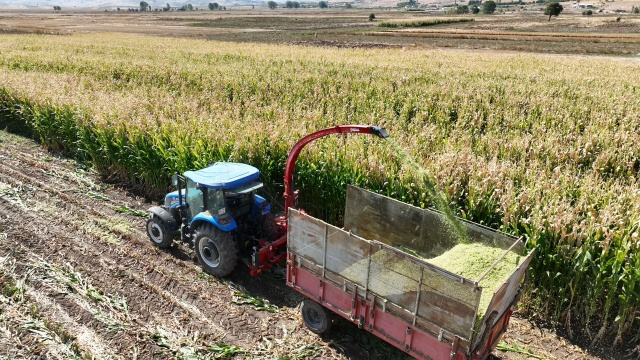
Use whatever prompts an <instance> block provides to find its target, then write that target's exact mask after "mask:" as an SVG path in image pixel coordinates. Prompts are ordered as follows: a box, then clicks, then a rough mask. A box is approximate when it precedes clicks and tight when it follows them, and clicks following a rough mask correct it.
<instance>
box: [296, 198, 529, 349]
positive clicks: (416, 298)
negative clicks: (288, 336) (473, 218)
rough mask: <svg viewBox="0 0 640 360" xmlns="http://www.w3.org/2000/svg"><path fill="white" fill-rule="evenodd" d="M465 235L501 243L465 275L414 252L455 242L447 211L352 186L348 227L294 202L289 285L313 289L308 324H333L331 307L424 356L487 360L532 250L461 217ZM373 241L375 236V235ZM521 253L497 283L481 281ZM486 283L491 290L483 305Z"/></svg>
mask: <svg viewBox="0 0 640 360" xmlns="http://www.w3.org/2000/svg"><path fill="white" fill-rule="evenodd" d="M465 225H466V227H467V232H468V235H469V239H470V241H472V242H482V243H485V244H489V245H490V246H492V247H500V248H502V249H504V255H503V256H502V257H500V258H499V259H497V260H496V261H495V262H494V263H493V264H491V266H489V267H488V268H487V271H486V272H485V274H484V275H483V276H481V277H480V278H478V279H466V278H464V277H462V276H459V275H457V274H454V273H451V272H449V271H447V270H445V269H443V268H440V267H437V266H435V265H432V264H430V263H429V262H427V261H425V260H423V259H422V258H420V257H416V256H414V255H412V254H410V253H414V252H418V253H420V254H429V253H430V252H435V253H441V252H443V251H446V250H447V249H449V248H451V247H453V245H454V243H455V242H456V241H457V240H456V239H455V236H453V235H451V233H450V232H449V231H447V226H446V220H445V219H444V216H443V215H442V214H440V213H438V212H435V211H432V210H425V209H420V208H416V207H413V206H410V205H407V204H404V203H401V202H399V201H396V200H393V199H390V198H386V197H384V196H381V195H378V194H375V193H372V192H369V191H366V190H363V189H359V188H356V187H352V186H350V187H349V188H348V190H347V204H346V211H345V225H344V228H342V229H341V228H338V227H335V226H332V225H329V224H326V223H324V222H322V221H321V220H318V219H315V218H313V217H311V216H309V215H306V214H304V213H302V212H299V211H296V210H293V209H290V210H289V218H288V240H287V244H288V252H287V254H288V255H287V285H289V286H290V287H292V288H293V289H295V290H296V291H298V292H300V293H301V294H303V295H305V296H306V297H308V299H305V301H304V303H303V305H302V307H301V311H302V315H303V319H304V321H305V324H306V325H307V327H309V328H310V329H311V330H312V331H315V332H323V331H325V330H327V328H328V326H329V324H330V321H331V314H337V315H339V316H341V317H343V318H345V319H347V320H349V321H351V322H353V323H355V324H356V325H357V326H358V327H359V328H361V329H364V330H366V331H369V332H371V333H372V334H374V335H376V336H377V337H379V338H381V339H383V340H384V341H386V342H388V343H390V344H392V345H394V346H395V347H397V348H399V349H401V350H403V351H405V352H406V353H408V354H410V355H411V356H413V357H415V358H418V359H434V360H437V359H485V358H487V357H488V356H489V355H490V353H491V351H492V350H493V349H495V347H496V345H497V343H498V341H499V339H500V337H501V336H502V334H503V333H504V332H505V331H506V329H507V325H508V323H509V318H510V316H511V312H512V311H513V308H514V307H515V305H516V303H517V302H518V299H519V293H520V291H521V282H522V280H523V277H524V276H525V273H526V269H527V267H528V265H529V262H530V261H531V258H532V255H533V254H532V253H529V254H527V255H525V254H524V253H523V252H524V246H523V245H524V244H523V243H522V241H521V240H519V239H517V238H514V237H512V236H509V235H507V234H503V233H500V232H497V231H494V230H491V229H488V228H486V227H483V226H480V225H477V224H473V223H470V222H465ZM370 239H371V240H370ZM509 252H515V253H517V254H520V255H522V258H521V259H520V261H519V262H518V264H510V265H512V266H513V271H512V272H511V273H510V276H508V278H507V279H505V281H504V283H502V284H501V285H500V286H498V287H497V288H496V289H483V288H482V287H481V286H480V282H481V281H482V279H483V277H484V276H486V274H487V273H489V272H490V271H491V270H492V269H494V268H495V267H497V266H504V265H505V264H504V263H501V262H503V261H505V259H506V255H507V253H509ZM483 290H485V291H492V293H493V296H492V299H491V302H490V304H489V306H488V308H487V309H481V308H479V303H480V297H481V295H482V292H483Z"/></svg>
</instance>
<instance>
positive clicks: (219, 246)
mask: <svg viewBox="0 0 640 360" xmlns="http://www.w3.org/2000/svg"><path fill="white" fill-rule="evenodd" d="M194 245H195V250H196V256H197V257H198V262H200V266H202V268H203V269H204V271H206V272H207V273H209V274H211V275H214V276H219V277H222V276H227V275H229V274H231V272H232V271H233V269H234V268H235V267H236V263H237V262H238V246H237V244H236V242H235V241H234V240H233V237H232V236H231V234H229V233H226V232H224V231H222V230H220V229H218V228H216V227H215V226H213V225H211V224H204V225H201V226H200V227H199V228H198V230H196V232H195V237H194Z"/></svg>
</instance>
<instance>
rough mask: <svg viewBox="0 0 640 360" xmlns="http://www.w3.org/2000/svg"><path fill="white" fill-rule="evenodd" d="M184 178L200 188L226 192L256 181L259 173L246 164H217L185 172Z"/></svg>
mask: <svg viewBox="0 0 640 360" xmlns="http://www.w3.org/2000/svg"><path fill="white" fill-rule="evenodd" d="M184 176H185V177H186V178H188V179H191V180H192V181H194V182H196V183H198V184H200V186H202V187H206V188H211V189H220V190H228V189H234V188H237V187H239V186H242V185H245V184H248V183H250V182H252V181H255V180H257V179H258V177H260V171H259V170H258V169H256V168H255V167H253V166H251V165H247V164H240V163H231V162H217V163H215V164H213V165H211V166H209V167H207V168H204V169H202V170H197V171H187V172H185V173H184Z"/></svg>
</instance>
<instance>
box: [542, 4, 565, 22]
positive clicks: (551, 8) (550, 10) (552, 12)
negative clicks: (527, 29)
mask: <svg viewBox="0 0 640 360" xmlns="http://www.w3.org/2000/svg"><path fill="white" fill-rule="evenodd" d="M561 12H562V5H560V3H557V2H552V3H549V4H547V8H546V9H545V10H544V14H545V15H549V21H551V17H552V16H558V15H560V13H561Z"/></svg>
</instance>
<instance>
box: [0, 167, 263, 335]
mask: <svg viewBox="0 0 640 360" xmlns="http://www.w3.org/2000/svg"><path fill="white" fill-rule="evenodd" d="M13 175H16V174H15V173H14V174H13ZM0 179H3V181H5V182H10V183H12V182H13V183H15V182H14V181H12V179H5V178H4V177H3V176H2V175H0ZM32 184H33V182H32ZM16 185H17V186H19V184H16ZM5 205H6V207H5V208H10V207H11V204H9V203H6V204H5ZM3 213H4V214H3ZM32 214H33V213H31V212H30V213H26V214H23V215H22V219H23V220H26V221H28V222H29V223H30V224H32V225H34V224H37V225H38V226H40V227H42V228H49V231H48V232H47V236H53V238H54V239H62V240H63V241H61V242H49V243H48V244H47V247H48V249H46V248H45V246H44V245H43V244H44V243H46V242H47V241H46V239H43V238H42V237H41V236H39V235H38V234H34V235H35V236H33V237H27V238H23V239H22V240H23V241H22V243H23V244H25V243H26V244H28V245H29V246H28V248H27V249H25V250H28V249H29V248H31V249H36V248H40V250H41V251H40V253H46V252H47V250H49V251H50V252H53V253H64V254H65V257H66V258H69V259H70V260H72V261H71V263H72V264H73V265H74V268H76V269H78V271H80V272H82V273H84V274H87V275H89V276H91V279H92V281H93V282H94V283H95V284H96V285H97V286H98V287H99V288H100V289H103V290H104V291H106V292H108V293H116V294H118V295H120V296H126V295H127V294H123V293H121V291H119V290H121V289H127V288H128V289H132V288H135V286H131V285H143V286H138V287H139V288H142V289H141V290H146V291H147V292H151V294H149V293H148V294H145V296H144V297H143V299H144V300H143V299H140V298H139V297H135V295H133V294H132V293H131V292H130V291H129V292H128V296H126V297H128V298H129V303H130V304H131V308H132V311H133V310H139V311H140V312H141V314H142V315H141V317H142V318H143V319H145V320H147V319H149V317H150V315H151V313H150V312H149V311H148V309H149V307H150V306H151V305H153V304H163V303H167V302H168V303H169V304H168V305H167V306H166V307H165V308H164V309H162V310H164V311H163V312H164V313H165V314H171V315H172V316H174V317H177V318H180V319H184V318H191V317H190V316H189V315H191V316H196V317H199V318H200V319H201V320H204V322H205V326H202V325H197V324H190V325H191V326H187V327H186V328H187V329H188V330H192V331H200V332H208V333H215V334H216V335H217V336H216V337H221V336H222V335H223V334H224V333H225V330H226V333H227V334H226V336H225V340H231V341H234V342H236V343H240V344H241V345H244V346H245V347H246V346H247V345H249V344H250V341H255V340H256V339H255V338H253V337H250V335H252V334H253V333H251V332H250V333H248V334H245V336H244V338H245V339H247V341H246V342H245V341H242V340H244V339H240V337H238V336H235V335H237V334H243V331H242V330H240V331H239V329H236V327H235V326H233V325H235V322H233V321H231V320H230V321H224V319H221V316H220V315H219V314H216V315H218V316H217V318H216V317H214V318H213V319H209V318H208V317H206V316H205V315H204V314H202V313H201V312H200V311H199V310H198V305H201V306H203V305H204V307H203V308H207V306H206V305H205V304H202V303H201V302H199V303H197V304H196V305H195V306H194V305H193V304H189V303H187V302H186V301H184V300H183V299H180V297H185V296H184V294H185V292H187V291H186V288H185V286H183V285H182V284H178V281H177V279H176V278H175V277H173V276H164V274H161V276H158V275H156V276H153V277H147V276H140V275H138V274H144V273H148V271H145V268H148V266H144V267H143V266H141V265H142V263H140V262H138V261H135V260H136V259H131V258H129V257H127V258H123V257H121V258H119V259H113V255H116V254H117V255H125V254H123V253H122V252H121V251H117V250H119V249H114V248H113V247H112V246H110V245H105V244H103V243H101V241H100V239H91V236H89V237H85V238H84V239H85V240H89V239H91V240H96V241H91V242H90V243H91V246H87V242H86V241H78V240H77V238H76V237H73V236H71V237H70V236H67V235H66V234H67V233H69V231H68V230H66V229H62V230H58V228H60V227H61V225H62V224H65V225H67V227H72V226H73V225H74V224H73V222H70V221H69V220H68V218H71V217H72V216H73V215H74V214H72V213H68V209H61V211H60V213H59V216H60V218H59V220H60V224H59V225H58V226H57V227H54V228H51V227H49V226H48V224H47V223H44V224H42V223H41V220H40V217H39V216H34V215H32ZM1 215H4V216H5V217H7V218H8V217H9V214H8V213H5V211H2V210H0V216H1ZM71 230H73V229H71ZM8 234H9V236H10V237H20V234H18V233H13V232H11V231H10V232H9V233H8ZM85 235H89V234H85ZM35 239H37V240H36V241H37V242H34V240H35ZM87 255H90V256H87ZM138 258H139V257H138ZM135 268H138V270H139V271H132V269H135ZM92 269H109V270H113V269H117V270H118V273H117V274H114V273H108V270H107V273H104V272H101V274H100V275H102V276H97V275H98V274H96V272H95V271H92ZM154 272H155V273H158V271H157V270H152V273H154ZM122 274H126V275H127V277H128V278H129V279H131V280H132V284H131V283H130V284H119V286H117V287H114V286H113V285H114V284H113V283H114V282H113V279H114V278H117V277H118V275H120V277H121V275H122ZM136 283H137V284H136ZM226 290H227V292H228V289H226ZM179 295H182V296H179ZM206 295H207V294H204V295H203V296H202V297H206V298H207V300H209V301H210V300H212V297H211V296H206ZM149 303H151V304H149ZM145 305H146V306H145ZM215 305H218V304H215ZM209 306H211V304H209ZM216 307H217V306H216ZM230 314H233V312H230ZM156 320H157V321H158V322H160V320H161V319H156ZM217 323H220V324H221V325H231V326H228V327H227V328H226V329H220V328H219V327H215V326H212V325H213V324H217ZM225 323H227V324H225ZM246 327H247V326H244V328H246ZM229 333H230V334H231V335H234V336H229Z"/></svg>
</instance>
